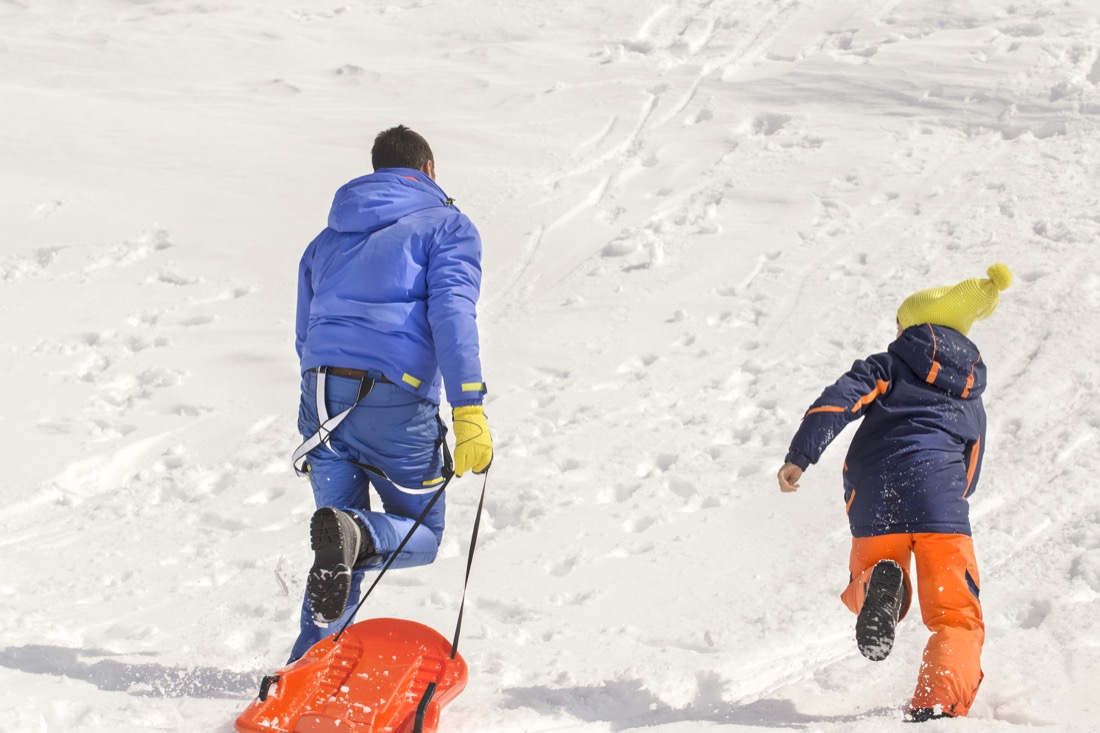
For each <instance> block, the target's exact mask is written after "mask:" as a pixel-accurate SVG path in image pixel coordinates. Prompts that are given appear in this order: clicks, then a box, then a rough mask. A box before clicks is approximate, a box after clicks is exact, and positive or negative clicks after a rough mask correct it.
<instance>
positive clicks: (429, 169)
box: [420, 158, 435, 181]
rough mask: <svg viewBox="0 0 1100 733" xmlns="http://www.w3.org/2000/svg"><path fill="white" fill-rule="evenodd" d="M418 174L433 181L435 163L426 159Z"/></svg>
mask: <svg viewBox="0 0 1100 733" xmlns="http://www.w3.org/2000/svg"><path fill="white" fill-rule="evenodd" d="M420 172H421V173H423V174H424V175H426V176H427V177H428V178H430V179H432V180H433V181H434V180H435V161H434V160H432V159H430V158H429V159H428V160H426V161H424V165H423V166H422V167H421V168H420Z"/></svg>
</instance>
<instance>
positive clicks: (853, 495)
mask: <svg viewBox="0 0 1100 733" xmlns="http://www.w3.org/2000/svg"><path fill="white" fill-rule="evenodd" d="M855 500H856V490H855V489H852V495H851V496H849V497H848V503H847V504H845V505H844V513H845V514H847V513H848V511H849V510H850V509H851V508H852V502H853V501H855Z"/></svg>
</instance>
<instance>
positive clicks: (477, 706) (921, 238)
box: [0, 0, 1100, 733]
mask: <svg viewBox="0 0 1100 733" xmlns="http://www.w3.org/2000/svg"><path fill="white" fill-rule="evenodd" d="M443 10H444V9H443V8H442V6H437V5H435V4H432V3H421V2H405V1H404V0H394V2H389V3H384V4H378V5H371V6H369V7H367V6H362V7H360V6H351V5H348V6H331V7H330V6H324V7H323V8H322V7H320V6H318V7H316V8H310V9H306V8H303V7H298V6H297V5H295V4H294V3H287V2H277V3H265V4H259V3H253V2H243V3H238V4H236V5H234V6H232V7H230V6H226V7H220V6H213V5H194V4H192V5H186V4H182V5H181V4H173V3H167V2H151V3H148V2H124V1H122V0H117V1H115V2H111V3H108V4H104V5H102V6H98V7H96V8H94V9H87V8H84V7H80V8H78V7H77V6H75V5H72V4H71V3H68V2H64V1H63V0H48V1H45V2H42V3H34V4H30V3H22V2H9V3H7V4H3V5H0V22H3V24H4V27H5V28H8V29H11V31H10V33H9V34H8V35H7V36H6V37H5V39H4V41H3V42H0V79H3V81H0V100H2V103H3V105H4V107H5V109H9V108H11V109H20V110H22V114H21V115H19V116H9V117H6V118H5V120H4V122H3V124H4V126H5V135H3V136H0V146H2V147H3V157H4V159H5V161H10V162H6V163H5V166H4V170H2V171H0V185H2V187H3V189H2V190H3V191H4V196H3V197H0V218H2V220H3V221H4V224H5V226H4V232H5V234H4V247H3V249H2V250H0V318H2V319H3V321H2V322H3V325H4V329H5V332H6V333H7V334H8V340H7V343H8V349H7V351H6V352H5V353H6V354H7V358H6V361H5V364H6V365H7V367H8V371H9V373H10V375H11V379H10V383H11V384H12V385H13V386H12V388H11V390H10V391H9V395H10V396H9V400H7V401H6V402H7V403H8V404H7V407H6V409H5V411H4V412H3V413H0V418H2V419H0V429H2V430H4V431H5V432H4V434H3V435H4V438H5V444H6V445H7V446H9V449H10V456H9V457H10V459H11V460H10V466H9V467H10V476H9V478H8V481H7V482H6V484H5V485H6V488H5V489H3V494H2V496H3V498H4V500H5V501H4V506H5V509H4V511H3V512H2V513H0V562H2V565H3V567H4V571H3V574H2V575H0V629H2V632H0V678H2V679H3V680H4V685H3V690H4V692H3V693H2V694H0V713H2V714H3V720H4V723H3V724H2V725H0V727H6V726H8V725H9V724H10V726H11V727H12V728H13V729H17V730H41V731H63V730H79V731H108V730H111V731H113V730H119V729H136V728H144V729H155V730H215V731H224V732H227V731H230V730H231V729H232V720H233V718H234V717H235V715H236V714H237V713H238V712H239V711H240V710H241V709H243V707H244V705H246V704H247V702H248V700H249V699H250V698H251V696H252V695H253V694H254V691H255V684H256V681H257V680H258V679H259V676H260V675H262V674H266V673H269V672H270V671H272V670H273V669H274V668H276V667H278V666H279V665H280V664H281V663H282V661H283V659H284V658H285V654H286V650H287V649H288V648H289V646H290V644H291V642H292V641H293V638H294V636H295V628H296V624H297V613H298V603H299V598H300V594H301V592H302V588H303V585H304V575H305V571H306V569H307V568H308V563H309V552H308V544H307V540H306V534H305V527H306V526H307V524H308V521H307V520H308V516H309V514H310V512H311V511H312V499H311V497H310V496H309V492H308V488H307V487H306V485H304V484H303V482H301V481H300V480H298V479H296V478H294V477H293V472H292V471H291V470H290V466H289V462H288V455H289V452H290V451H291V450H292V449H293V447H294V445H295V444H296V439H297V435H296V430H295V406H296V399H297V397H296V395H297V383H296V379H297V377H296V364H295V362H294V359H293V344H292V338H293V335H292V331H293V297H294V295H293V288H294V276H295V273H296V262H297V258H298V256H299V255H300V252H301V249H302V248H303V247H304V246H305V244H306V243H307V242H308V241H309V238H310V237H312V236H313V235H314V234H315V233H316V231H317V228H318V227H319V226H320V225H321V224H322V222H323V215H324V211H325V207H326V206H327V204H328V201H329V197H330V196H331V194H332V191H333V190H334V189H335V187H336V186H338V185H339V184H340V183H341V182H343V181H344V180H347V179H349V178H352V177H354V176H357V175H360V174H361V173H362V172H363V171H364V170H365V165H366V162H367V160H368V158H367V151H368V148H369V141H370V136H371V135H372V134H373V133H374V132H375V131H377V129H381V128H382V127H384V126H386V125H389V124H392V123H394V122H398V121H400V122H405V123H407V124H409V125H410V126H412V127H414V128H415V129H418V130H420V131H421V132H424V133H425V134H426V135H427V137H428V138H429V139H430V140H432V144H433V146H434V148H435V150H436V153H437V157H438V158H439V161H440V176H441V183H442V184H443V185H444V187H445V188H446V189H447V190H448V191H449V192H450V193H451V194H452V195H455V196H457V197H458V199H459V203H460V205H461V206H462V207H463V209H464V210H465V211H466V212H467V213H469V214H470V215H471V216H472V217H473V219H474V221H475V222H476V223H477V225H478V226H479V228H480V229H481V231H482V234H483V237H484V240H485V253H486V254H485V257H486V280H485V293H484V299H483V303H482V307H481V323H482V329H483V341H484V346H483V356H484V360H485V366H486V378H487V379H488V381H489V384H490V385H491V391H490V393H489V397H488V402H487V412H488V413H489V416H490V421H491V423H492V426H493V430H494V437H495V441H496V449H497V456H498V457H497V460H496V461H495V463H494V469H493V472H492V475H491V477H490V480H489V497H488V499H487V503H486V516H485V519H484V525H483V528H482V540H481V544H480V546H479V550H478V556H477V561H476V564H475V568H474V575H473V578H472V586H471V592H470V593H471V594H470V600H469V608H468V613H467V616H466V623H465V631H464V637H463V642H462V650H463V654H464V655H465V656H466V657H467V660H468V661H469V663H470V666H471V670H472V672H471V680H470V686H469V688H468V689H467V690H466V691H465V692H464V693H463V695H462V696H461V697H460V698H459V699H458V700H457V701H456V702H455V703H454V704H453V705H452V706H451V707H450V708H448V709H447V710H446V711H445V712H444V715H443V726H442V729H443V730H446V731H450V732H451V733H474V732H475V731H476V732H477V733H487V732H489V731H501V732H502V733H503V732H504V731H507V732H508V733H516V732H522V731H528V732H531V733H534V732H535V731H539V732H542V731H546V732H547V733H548V732H549V731H562V732H569V733H590V732H595V731H601V732H603V731H633V730H642V729H644V730H646V731H652V732H654V733H662V732H666V731H667V732H668V733H682V732H686V731H692V732H693V733H694V732H696V731H701V730H712V729H713V730H718V729H732V730H738V731H749V730H775V729H790V730H815V731H834V730H836V731H839V730H845V731H881V730H886V729H893V728H894V727H900V723H899V722H898V719H899V716H900V713H899V711H900V708H901V706H903V705H904V703H905V701H906V699H907V697H908V695H909V694H910V693H911V685H912V682H913V679H914V678H915V674H916V669H917V665H918V663H919V659H920V653H921V648H922V646H923V642H924V639H925V638H926V634H925V631H924V629H923V628H922V627H921V626H920V623H919V621H918V619H917V617H918V614H917V613H916V609H914V613H913V614H912V615H911V617H910V618H908V619H907V620H906V621H905V622H904V623H903V624H902V626H901V627H900V629H899V638H898V643H897V645H896V647H895V650H894V652H893V654H892V655H891V657H890V658H889V659H888V660H886V661H885V662H882V663H880V664H878V665H875V666H874V667H873V668H872V667H870V666H869V664H868V663H867V662H866V661H865V660H863V659H862V657H861V656H860V655H859V654H858V652H857V651H856V649H855V647H854V644H853V633H852V619H851V618H850V616H849V614H848V613H847V611H846V610H844V609H843V607H842V606H841V605H840V603H839V601H838V600H837V599H836V595H837V593H839V591H840V590H841V588H842V586H843V584H844V583H845V582H846V560H847V549H848V537H849V535H848V532H847V528H846V526H845V520H844V516H843V509H842V505H841V504H840V487H839V467H840V463H841V460H842V458H843V455H844V450H845V446H846V444H847V440H848V439H849V438H850V434H845V435H842V436H841V437H840V438H839V439H838V440H837V441H836V444H835V445H834V446H833V447H832V448H831V449H830V451H829V452H828V453H827V454H826V456H825V458H824V459H823V460H822V462H821V464H820V465H819V466H817V467H815V468H813V469H812V470H811V471H809V472H808V473H807V475H806V478H805V479H804V481H803V488H802V490H801V491H800V492H799V493H798V494H797V495H795V496H781V495H779V493H778V491H777V490H776V489H775V486H774V478H773V476H774V472H775V470H776V469H777V468H778V465H779V463H780V462H781V460H782V457H783V455H784V453H785V452H786V445H787V441H788V440H789V438H790V435H791V434H792V433H793V431H794V429H795V427H796V425H797V421H798V419H799V417H800V416H801V413H802V411H803V410H804V409H805V406H806V405H807V404H809V402H810V401H812V399H813V398H814V397H816V395H817V394H818V392H819V391H820V389H821V388H823V387H824V386H825V385H826V384H828V383H830V382H831V381H832V380H833V379H835V378H836V377H837V376H839V375H840V374H841V373H842V372H843V371H844V370H845V369H846V368H847V367H848V366H849V365H850V363H851V361H852V360H853V359H855V358H859V357H863V356H866V355H867V354H870V353H873V352H875V351H880V350H882V349H884V348H885V346H886V344H887V343H888V341H889V339H890V338H891V337H892V335H893V312H894V309H895V308H896V305H897V303H898V302H900V300H901V299H902V298H903V297H904V296H905V295H907V294H909V293H910V292H912V291H914V290H916V289H918V288H923V287H928V286H930V285H936V284H946V283H949V282H955V281H957V280H959V279H962V278H965V277H972V276H979V275H981V274H982V273H984V270H985V268H986V267H987V266H988V265H989V264H992V263H993V262H994V261H1004V262H1006V263H1008V264H1009V265H1010V266H1011V267H1012V268H1013V271H1014V272H1015V275H1016V280H1015V284H1014V285H1013V287H1012V288H1011V289H1010V290H1008V291H1007V292H1006V293H1005V294H1004V295H1003V300H1002V307H1001V309H1000V310H999V311H998V313H997V314H995V315H994V317H993V318H991V319H990V320H989V321H987V322H983V323H979V324H977V325H976V326H975V328H974V331H973V332H972V333H973V336H974V338H975V340H976V342H977V343H978V344H979V346H980V347H981V348H982V350H983V354H984V356H985V360H986V362H987V363H988V365H989V367H990V388H989V391H988V392H987V398H986V403H987V407H988V411H989V415H990V425H989V436H988V445H989V449H988V453H987V463H986V466H985V468H984V470H983V475H982V483H981V487H980V488H979V491H978V493H977V494H976V495H975V498H974V503H973V512H972V515H973V517H972V518H973V523H974V526H975V539H976V545H977V551H978V557H979V561H980V563H981V571H982V577H983V587H982V600H983V604H984V606H985V613H986V620H987V624H988V631H987V636H988V641H987V647H986V651H985V656H984V658H983V665H984V667H985V672H986V679H985V681H984V683H983V687H982V690H981V692H980V694H979V697H978V700H977V702H976V704H975V706H974V708H973V711H972V713H971V717H970V719H969V720H968V721H966V723H965V725H966V726H967V728H968V729H974V730H982V731H987V730H988V731H1000V730H1016V729H1018V728H1020V727H1029V728H1030V727H1040V728H1044V729H1054V730H1090V729H1092V728H1093V727H1094V726H1093V721H1094V719H1095V715H1092V714H1091V713H1090V712H1089V711H1090V708H1089V706H1090V705H1091V700H1090V698H1089V697H1088V692H1089V691H1091V689H1092V687H1093V686H1094V683H1093V682H1092V680H1094V679H1095V678H1096V676H1097V674H1098V673H1100V655H1098V654H1097V651H1096V650H1097V649H1100V632H1098V629H1100V625H1098V624H1097V622H1096V621H1095V619H1094V616H1095V613H1094V609H1095V607H1096V602H1097V598H1098V597H1100V529H1098V527H1100V502H1098V501H1097V499H1096V498H1095V491H1093V490H1092V487H1091V482H1090V479H1091V477H1092V474H1094V473H1095V472H1096V471H1095V469H1096V467H1097V462H1096V458H1095V450H1094V447H1095V445H1096V440H1097V438H1098V436H1100V408H1098V407H1097V405H1098V404H1100V401H1098V400H1097V397H1098V384H1100V372H1098V369H1097V368H1096V367H1095V366H1094V364H1093V360H1092V359H1091V357H1090V355H1091V354H1092V353H1094V352H1095V350H1096V348H1095V347H1096V345H1097V335H1096V333H1097V329H1096V326H1097V323H1098V314H1100V296H1097V293H1100V275H1097V274H1096V273H1098V272H1100V262H1098V257H1100V255H1098V254H1097V252H1100V249H1098V245H1100V217H1098V216H1097V211H1098V210H1100V206H1098V203H1100V201H1098V199H1100V194H1098V193H1097V188H1096V186H1095V181H1096V180H1097V177H1098V173H1100V170H1098V163H1097V160H1098V157H1097V155H1096V153H1097V150H1098V149H1100V147H1098V145H1097V143H1096V135H1097V131H1098V130H1097V128H1098V125H1097V122H1098V119H1100V118H1098V115H1100V71H1098V69H1100V14H1098V13H1097V11H1096V10H1095V9H1094V8H1091V7H1090V6H1089V5H1088V4H1087V3H1085V2H1082V1H1081V0H1069V2H1066V3H1064V4H1063V5H1060V6H1059V8H1058V9H1057V10H1056V11H1055V10H1052V9H1050V8H1049V7H1048V6H1047V5H1044V4H1043V3H1039V2H1037V1H1036V2H1027V1H1025V2H1012V3H1009V2H1000V1H999V0H998V1H997V2H978V1H977V0H967V1H965V2H961V3H953V4H950V5H945V4H942V3H918V2H897V1H896V0H879V1H877V2H872V3H856V2H847V1H842V2H833V3H830V2H824V0H809V1H803V2H795V1H793V0H789V1H788V0H782V1H780V2H766V1H764V0H753V1H752V2H748V3H744V2H741V3H734V2H732V0H709V1H708V0H680V1H678V2H643V3H625V2H618V1H617V0H607V1H606V2H603V3H598V4H588V5H584V6H581V5H576V4H571V3H570V4H566V5H565V6H553V5H546V4H543V5H535V4H529V3H519V4H513V5H508V6H504V5H500V6H497V5H493V6H491V7H490V6H482V5H477V4H473V3H460V4H459V5H457V6H456V5H451V6H447V8H446V9H445V10H446V12H443ZM72 119H80V120H82V125H81V129H80V130H79V131H74V130H73V129H72V128H71V125H70V124H69V123H68V122H67V121H68V120H72ZM476 502H477V496H476V490H475V487H474V482H471V481H469V480H461V481H458V482H457V483H456V484H455V485H454V490H453V491H451V493H450V498H449V507H448V522H449V525H450V527H449V530H448V534H447V535H446V537H445V539H444V542H443V545H442V547H441V554H440V559H439V560H438V561H437V562H436V563H435V564H434V565H433V566H430V567H427V568H421V569H416V570H409V571H402V572H395V573H393V574H392V575H391V576H388V577H387V579H386V582H385V584H384V586H383V587H380V589H379V591H378V593H377V595H376V596H375V597H373V598H372V601H371V604H370V606H369V607H368V609H367V610H366V611H365V613H368V614H370V615H376V616H386V615H400V616H403V617H408V618H412V619H415V620H418V621H421V622H423V623H428V624H429V625H432V626H434V627H436V628H438V629H440V630H441V631H442V632H443V633H444V634H447V633H449V629H450V628H451V627H452V626H451V625H452V624H453V623H454V613H455V610H456V607H457V602H458V597H459V594H460V592H461V586H460V582H461V574H462V568H463V564H464V561H465V557H466V550H467V547H468V532H469V527H470V524H471V522H472V519H473V512H474V509H475V508H476ZM44 551H45V552H44ZM44 560H45V562H46V563H47V566H48V567H49V568H50V570H49V572H47V573H43V571H42V568H43V561H44ZM958 723H959V722H958V721H953V723H952V725H957V724H958ZM937 725H939V724H931V726H932V728H933V729H934V730H938V729H939V728H938V727H936V726H937Z"/></svg>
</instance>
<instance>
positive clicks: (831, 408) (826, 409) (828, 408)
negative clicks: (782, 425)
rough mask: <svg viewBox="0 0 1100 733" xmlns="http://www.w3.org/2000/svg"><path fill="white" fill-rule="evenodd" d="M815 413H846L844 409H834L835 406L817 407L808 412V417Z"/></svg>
mask: <svg viewBox="0 0 1100 733" xmlns="http://www.w3.org/2000/svg"><path fill="white" fill-rule="evenodd" d="M815 412H844V408H843V407H834V406H833V405H825V406H824V407H815V408H813V409H812V410H807V411H806V414H807V415H812V414H814V413H815Z"/></svg>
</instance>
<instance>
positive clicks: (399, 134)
mask: <svg viewBox="0 0 1100 733" xmlns="http://www.w3.org/2000/svg"><path fill="white" fill-rule="evenodd" d="M370 157H371V163H372V164H373V165H374V169H375V170H378V169H379V168H412V169H413V170H420V169H422V168H423V167H424V164H425V163H427V162H428V161H429V160H430V161H432V162H433V163H434V162H435V156H433V155H432V149H431V147H429V146H428V141H427V140H425V139H424V138H423V137H421V136H420V135H418V134H417V133H415V132H413V131H412V130H410V129H409V128H407V127H405V126H404V125H398V126H397V127H391V128H390V129H388V130H383V131H382V132H380V133H378V137H376V138H374V147H373V148H371V151H370Z"/></svg>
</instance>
